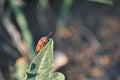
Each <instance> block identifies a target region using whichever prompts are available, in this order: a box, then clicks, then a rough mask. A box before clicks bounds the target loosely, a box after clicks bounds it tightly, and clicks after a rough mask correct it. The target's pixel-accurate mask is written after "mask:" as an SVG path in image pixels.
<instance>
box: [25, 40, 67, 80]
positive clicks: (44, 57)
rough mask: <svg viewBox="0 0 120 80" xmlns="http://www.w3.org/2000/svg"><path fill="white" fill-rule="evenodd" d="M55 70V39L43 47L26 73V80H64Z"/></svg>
mask: <svg viewBox="0 0 120 80" xmlns="http://www.w3.org/2000/svg"><path fill="white" fill-rule="evenodd" d="M52 68H53V39H50V41H49V42H48V43H47V44H46V46H45V47H43V48H42V49H41V50H40V52H39V53H38V55H37V56H36V57H35V58H34V60H33V61H32V63H31V65H30V67H29V69H28V70H27V72H26V78H25V80H64V79H65V78H64V75H63V74H61V73H59V72H55V73H52V72H51V70H52Z"/></svg>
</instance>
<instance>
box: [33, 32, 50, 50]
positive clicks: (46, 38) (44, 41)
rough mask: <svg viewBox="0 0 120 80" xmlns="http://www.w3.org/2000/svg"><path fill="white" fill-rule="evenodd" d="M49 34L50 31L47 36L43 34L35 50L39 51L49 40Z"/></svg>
mask: <svg viewBox="0 0 120 80" xmlns="http://www.w3.org/2000/svg"><path fill="white" fill-rule="evenodd" d="M51 34H52V32H51V33H50V34H49V35H48V36H44V37H42V38H41V39H40V40H39V41H38V43H37V45H36V48H35V51H36V52H39V51H40V50H41V49H42V48H43V47H44V46H45V45H46V43H47V42H48V41H49V36H50V35H51Z"/></svg>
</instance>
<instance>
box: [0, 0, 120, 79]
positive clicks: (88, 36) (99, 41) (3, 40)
mask: <svg viewBox="0 0 120 80" xmlns="http://www.w3.org/2000/svg"><path fill="white" fill-rule="evenodd" d="M119 4H120V1H119V0H0V54H1V55H0V80H14V79H15V80H21V78H22V77H24V74H23V73H24V72H25V71H26V70H25V68H27V65H28V64H29V63H30V62H31V60H32V58H33V57H34V53H35V52H34V43H37V41H38V40H39V39H40V37H42V36H44V35H47V34H49V33H50V32H53V33H55V35H54V36H55V38H54V39H55V54H58V57H61V56H60V55H59V53H62V54H65V55H66V57H67V58H66V59H68V61H66V63H65V64H66V65H64V66H63V65H62V66H63V67H61V68H60V67H58V66H57V70H58V71H61V72H63V73H64V74H65V76H66V80H120V69H119V67H120V63H119V62H120V59H119V57H120V44H119V43H120V36H119V34H120V5H119ZM21 57H22V59H21ZM59 59H60V58H59ZM61 59H62V60H61V62H65V61H64V60H66V59H64V58H61ZM58 61H59V60H58ZM61 62H57V59H56V61H55V64H56V63H58V64H59V63H61ZM56 65H57V64H56ZM20 66H22V67H20ZM23 66H24V68H23ZM55 70H56V68H55ZM19 71H20V72H19ZM17 75H20V76H18V77H17ZM53 75H56V74H53Z"/></svg>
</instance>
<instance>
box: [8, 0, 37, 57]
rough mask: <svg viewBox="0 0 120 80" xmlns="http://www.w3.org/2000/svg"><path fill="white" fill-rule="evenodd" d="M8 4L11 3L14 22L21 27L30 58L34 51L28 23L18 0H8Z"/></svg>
mask: <svg viewBox="0 0 120 80" xmlns="http://www.w3.org/2000/svg"><path fill="white" fill-rule="evenodd" d="M10 5H11V7H12V9H13V11H14V14H15V18H16V22H17V23H18V26H19V27H20V29H21V32H22V36H23V39H24V42H25V44H26V45H27V47H28V51H29V53H30V55H29V56H30V58H31V59H32V58H33V57H34V53H35V52H34V48H33V46H34V45H33V44H34V42H33V39H32V36H31V33H30V31H29V28H28V24H27V21H26V19H25V16H24V14H23V12H22V11H21V9H20V4H19V0H10Z"/></svg>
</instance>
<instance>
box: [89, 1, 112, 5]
mask: <svg viewBox="0 0 120 80" xmlns="http://www.w3.org/2000/svg"><path fill="white" fill-rule="evenodd" d="M88 1H92V2H98V3H103V4H108V5H112V4H113V2H112V1H111V0H88Z"/></svg>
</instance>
